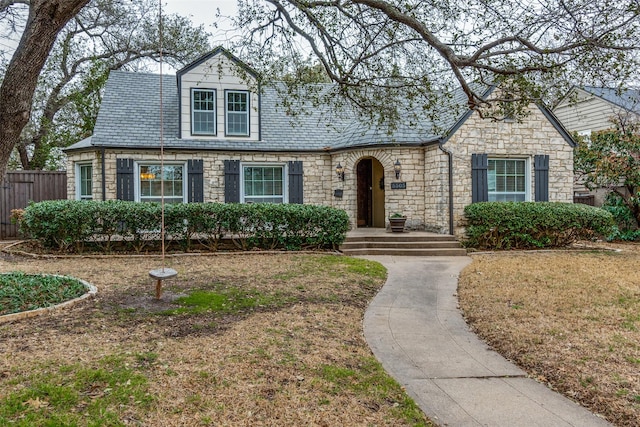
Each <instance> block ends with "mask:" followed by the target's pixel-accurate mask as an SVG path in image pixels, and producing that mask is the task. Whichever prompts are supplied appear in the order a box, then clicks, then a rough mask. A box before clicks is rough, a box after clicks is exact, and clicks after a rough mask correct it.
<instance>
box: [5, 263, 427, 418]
mask: <svg viewBox="0 0 640 427" xmlns="http://www.w3.org/2000/svg"><path fill="white" fill-rule="evenodd" d="M159 264H160V260H159V259H158V258H142V257H139V258H136V257H128V258H115V257H114V258H75V259H37V260H34V259H25V258H21V257H15V256H8V255H6V254H4V255H3V254H1V253H0V272H5V271H18V270H19V271H23V272H25V273H50V274H68V275H72V276H74V277H78V278H82V279H84V280H86V281H88V282H90V283H92V284H94V285H96V286H97V287H98V293H97V295H96V298H94V299H93V300H89V301H86V302H84V303H82V304H80V305H77V306H74V307H73V308H71V309H67V310H61V311H56V312H53V314H51V315H48V316H45V317H37V318H33V319H25V320H22V321H19V322H14V323H7V324H1V325H0V425H17V426H44V425H110V426H113V425H123V426H124V425H148V426H207V425H212V426H213V425H216V426H241V425H252V426H254V425H255V426H260V425H263V426H267V425H269V426H300V425H326V426H334V425H349V426H352V425H353V426H358V425H361V426H369V425H377V426H385V425H386V426H402V425H404V426H409V425H411V426H414V425H418V426H420V425H431V424H430V423H429V422H428V421H427V420H426V418H425V417H424V415H423V414H422V412H421V411H420V410H419V409H418V408H417V407H416V405H415V404H414V403H413V401H412V400H411V399H409V398H408V397H407V396H406V394H405V393H404V391H403V390H402V388H401V387H400V386H399V385H398V384H397V383H396V382H395V381H393V380H392V379H391V378H390V377H389V376H388V375H387V374H386V373H385V372H384V371H383V369H382V367H381V366H380V364H379V363H378V362H377V361H376V360H375V358H374V357H373V355H372V354H371V351H370V350H369V348H368V346H367V344H366V342H365V340H364V337H363V333H362V318H363V314H364V310H365V308H366V306H367V304H368V303H369V301H370V300H371V298H372V297H373V296H374V295H375V294H376V293H377V291H378V290H379V288H380V287H381V286H382V284H383V283H384V280H385V277H386V272H385V270H384V268H382V267H381V266H380V265H379V264H377V263H373V262H369V261H365V260H359V259H353V258H347V257H340V256H331V255H302V254H275V255H274V254H271V255H269V254H243V255H237V254H235V255H234V254H228V255H204V256H185V257H176V258H168V259H167V267H170V268H173V269H175V270H177V271H178V276H177V278H176V279H172V280H169V281H166V282H165V284H164V295H163V299H162V300H161V301H157V300H155V298H154V294H155V293H154V289H155V283H154V281H153V280H151V279H150V278H149V277H148V272H149V270H151V269H155V268H158V266H159Z"/></svg>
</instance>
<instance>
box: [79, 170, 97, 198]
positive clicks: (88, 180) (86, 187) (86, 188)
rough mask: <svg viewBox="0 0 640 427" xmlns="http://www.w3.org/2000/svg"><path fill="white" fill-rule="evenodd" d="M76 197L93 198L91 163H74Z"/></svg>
mask: <svg viewBox="0 0 640 427" xmlns="http://www.w3.org/2000/svg"><path fill="white" fill-rule="evenodd" d="M76 199H78V200H93V165H92V164H91V163H78V164H76Z"/></svg>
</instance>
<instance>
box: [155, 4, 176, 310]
mask: <svg viewBox="0 0 640 427" xmlns="http://www.w3.org/2000/svg"><path fill="white" fill-rule="evenodd" d="M158 3H159V9H158V21H159V24H158V28H159V37H158V44H159V50H160V56H159V61H160V211H161V214H160V215H161V216H160V244H161V245H162V268H160V269H158V270H151V271H150V272H149V276H150V277H152V278H154V279H156V299H160V298H161V297H162V281H163V280H164V279H169V278H171V277H174V276H176V275H177V274H178V272H177V271H175V270H174V269H172V268H167V269H165V247H164V234H165V230H164V113H163V108H162V0H159V2H158Z"/></svg>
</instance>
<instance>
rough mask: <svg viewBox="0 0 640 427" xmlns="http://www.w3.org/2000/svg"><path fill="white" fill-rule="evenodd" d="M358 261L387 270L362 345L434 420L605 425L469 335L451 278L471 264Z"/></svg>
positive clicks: (497, 426) (511, 426)
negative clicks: (365, 344) (377, 265)
mask: <svg viewBox="0 0 640 427" xmlns="http://www.w3.org/2000/svg"><path fill="white" fill-rule="evenodd" d="M363 258H366V259H370V260H374V261H377V262H380V263H381V264H382V265H384V266H385V267H386V268H387V271H388V277H387V282H386V283H385V285H384V286H383V288H382V289H381V290H380V292H379V293H378V295H376V297H375V298H374V299H373V301H372V302H371V304H370V305H369V307H368V308H367V310H366V312H365V316H364V321H363V329H364V335H365V339H366V340H367V343H368V344H369V347H370V348H371V350H372V351H373V353H374V355H375V356H376V358H377V359H378V360H379V361H380V362H381V364H382V366H383V367H384V369H385V370H386V371H387V372H388V373H389V374H390V375H391V376H392V377H394V378H395V379H396V380H397V381H398V382H399V383H400V384H401V385H402V386H404V387H405V389H406V391H407V393H408V394H409V395H410V396H411V397H412V398H413V399H414V400H415V402H416V404H417V405H418V406H419V407H420V408H421V409H422V410H423V411H424V413H425V414H426V415H427V416H428V417H429V418H430V419H431V420H432V421H433V422H435V423H437V424H438V425H441V426H456V427H466V426H474V427H477V426H492V427H501V426H504V427H525V426H526V427H531V426H541V427H542V426H544V427H546V426H554V427H557V426H567V427H600V426H610V425H611V424H609V423H608V422H606V421H605V420H603V419H602V418H599V417H597V416H596V415H594V414H592V413H591V412H589V411H588V410H587V409H585V408H583V407H582V406H580V405H578V404H577V403H575V402H573V401H571V400H570V399H568V398H566V397H564V396H562V395H560V394H559V393H556V392H554V391H552V390H550V389H549V388H547V387H546V386H544V385H543V384H540V383H538V382H537V381H535V380H533V379H530V378H527V376H526V373H525V372H524V371H522V370H521V369H520V368H518V367H517V366H515V365H514V364H512V363H511V362H509V361H507V360H506V359H504V358H503V357H502V356H500V355H499V354H498V353H496V352H495V351H493V350H491V349H490V348H489V347H488V346H487V345H486V343H484V342H483V341H481V340H480V339H479V338H478V337H477V336H476V335H475V334H474V333H472V332H471V330H470V329H469V327H468V326H467V324H466V323H465V321H464V318H463V317H462V313H461V312H460V310H459V309H458V304H457V302H458V301H457V286H458V276H459V274H460V272H461V271H462V270H463V269H464V268H465V267H466V266H467V265H469V264H470V263H471V258H469V257H459V256H458V257H438V258H437V259H436V258H428V257H406V256H405V257H393V256H365V257H363Z"/></svg>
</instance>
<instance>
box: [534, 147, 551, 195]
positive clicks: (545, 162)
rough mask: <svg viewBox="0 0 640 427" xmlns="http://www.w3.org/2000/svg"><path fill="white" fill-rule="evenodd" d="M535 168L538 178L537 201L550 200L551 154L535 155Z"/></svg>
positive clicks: (536, 178) (536, 177)
mask: <svg viewBox="0 0 640 427" xmlns="http://www.w3.org/2000/svg"><path fill="white" fill-rule="evenodd" d="M533 169H534V174H535V180H536V194H535V200H536V202H548V201H549V156H548V155H543V154H540V155H537V156H534V157H533Z"/></svg>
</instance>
